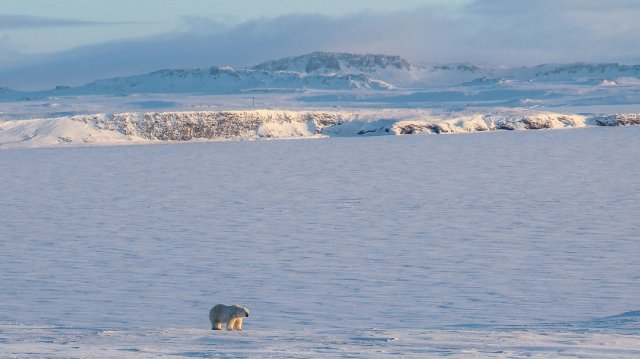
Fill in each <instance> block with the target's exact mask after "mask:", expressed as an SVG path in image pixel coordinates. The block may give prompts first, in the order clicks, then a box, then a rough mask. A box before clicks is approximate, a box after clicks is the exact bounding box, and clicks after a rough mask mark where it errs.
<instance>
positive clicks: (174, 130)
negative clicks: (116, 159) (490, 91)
mask: <svg viewBox="0 0 640 359" xmlns="http://www.w3.org/2000/svg"><path fill="white" fill-rule="evenodd" d="M633 125H640V115H637V114H629V115H610V116H583V115H573V114H561V113H551V112H541V111H526V110H508V109H503V110H499V111H493V112H487V113H472V112H462V113H454V114H449V115H448V116H445V115H442V114H435V113H429V112H425V111H418V112H416V111H410V110H396V111H393V110H388V111H373V110H362V111H267V110H257V111H204V112H147V113H141V112H135V113H130V112H127V113H118V114H112V115H106V114H96V115H77V116H65V117H59V118H43V119H33V120H14V121H0V148H10V147H48V146H57V145H65V144H80V145H113V144H123V143H139V142H148V141H190V140H252V139H265V138H314V137H359V136H384V135H409V134H453V133H470V132H484V131H497V130H541V129H561V128H580V127H586V126H633Z"/></svg>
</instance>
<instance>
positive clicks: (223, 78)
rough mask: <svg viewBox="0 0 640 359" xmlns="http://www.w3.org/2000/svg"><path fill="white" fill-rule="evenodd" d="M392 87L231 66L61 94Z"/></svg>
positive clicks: (363, 79)
mask: <svg viewBox="0 0 640 359" xmlns="http://www.w3.org/2000/svg"><path fill="white" fill-rule="evenodd" d="M392 87H393V86H392V85H390V84H388V83H385V82H383V81H380V80H377V79H374V78H372V77H370V76H368V75H365V74H347V75H335V74H331V75H320V74H304V73H297V72H270V71H260V70H253V69H235V68H232V67H211V68H209V69H186V70H161V71H156V72H153V73H149V74H145V75H136V76H127V77H117V78H112V79H105V80H98V81H95V82H92V83H89V84H87V85H85V86H82V87H80V88H73V89H66V90H63V91H62V93H64V92H70V93H89V94H109V93H114V94H128V93H210V94H227V93H238V92H251V91H276V92H282V91H285V92H286V91H295V90H305V89H322V90H360V89H367V90H388V89H391V88H392Z"/></svg>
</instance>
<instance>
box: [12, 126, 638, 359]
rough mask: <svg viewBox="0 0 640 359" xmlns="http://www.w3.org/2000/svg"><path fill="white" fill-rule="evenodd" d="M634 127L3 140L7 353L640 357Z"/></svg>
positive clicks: (28, 355) (27, 355)
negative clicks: (142, 142)
mask: <svg viewBox="0 0 640 359" xmlns="http://www.w3.org/2000/svg"><path fill="white" fill-rule="evenodd" d="M639 136H640V127H628V128H619V127H595V128H585V129H582V130H575V131H509V132H507V131H495V132H489V133H484V134H469V135H464V134H463V135H456V136H429V137H425V136H401V137H398V136H382V137H367V138H321V139H318V140H314V141H242V142H207V143H197V144H194V143H187V144H183V145H175V146H121V147H82V148H77V147H73V148H39V149H30V150H24V149H12V148H9V149H4V150H2V151H1V152H0V168H2V169H3V170H2V171H0V182H1V183H2V184H3V189H2V190H1V191H0V219H1V222H0V223H1V227H2V230H1V231H0V236H2V240H1V241H0V287H1V288H2V290H0V303H2V306H0V353H2V356H3V357H18V358H31V357H46V358H70V357H71V358H75V357H82V358H85V357H94V358H109V357H113V358H127V357H130V358H149V357H152V358H153V357H283V358H284V357H288V358H290V357H318V358H320V357H367V358H372V357H373V358H375V357H392V356H399V355H404V356H407V357H416V358H418V357H419V358H424V357H442V356H447V357H454V358H469V357H471V358H474V357H478V358H485V357H496V358H513V357H541V358H542V357H588V358H592V357H610V358H637V357H639V356H640V312H638V310H640V307H639V305H640V304H639V303H638V298H640V286H638V285H637V284H638V282H639V281H640V277H639V275H638V273H640V264H639V263H640V262H639V261H638V260H637V257H638V253H640V242H639V241H638V238H640V230H639V228H640V227H638V226H637V218H638V215H639V214H640V191H639V190H638V186H637V185H636V183H637V179H638V178H639V177H640V163H639V162H638V156H635V155H634V154H637V153H639V152H640V141H638V138H640V137H639ZM216 303H238V304H241V305H244V306H247V307H248V308H250V309H251V311H252V312H251V314H252V315H251V317H250V318H248V319H247V320H246V321H245V325H244V329H245V330H244V331H242V332H212V331H210V330H208V328H209V323H208V318H207V313H208V310H209V308H210V307H211V306H212V305H214V304H216Z"/></svg>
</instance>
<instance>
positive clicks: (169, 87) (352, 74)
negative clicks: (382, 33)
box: [0, 52, 640, 99]
mask: <svg viewBox="0 0 640 359" xmlns="http://www.w3.org/2000/svg"><path fill="white" fill-rule="evenodd" d="M638 78H640V65H635V66H628V65H620V64H616V63H605V64H588V63H576V64H560V65H557V64H546V65H540V66H535V67H516V68H505V67H496V66H477V65H469V64H446V65H425V64H415V63H410V62H409V61H407V60H405V59H403V58H401V57H399V56H390V55H380V54H366V55H359V54H349V53H330V52H314V53H311V54H307V55H303V56H296V57H287V58H283V59H279V60H273V61H267V62H264V63H261V64H259V65H256V66H253V67H249V68H233V67H228V66H225V67H219V66H214V67H211V68H208V69H167V70H160V71H156V72H152V73H148V74H143V75H134V76H125V77H115V78H109V79H101V80H97V81H94V82H91V83H88V84H86V85H83V86H79V87H66V86H58V87H57V88H55V89H52V90H48V91H37V92H17V91H12V90H10V89H6V88H2V87H0V98H3V99H20V98H37V97H47V96H65V95H69V96H70V95H74V96H75V95H104V94H110V95H127V94H133V93H202V94H233V93H245V92H249V93H250V92H299V91H306V90H333V91H390V90H394V89H424V88H430V87H438V86H460V85H462V86H487V85H490V86H500V85H503V84H509V83H513V82H559V83H579V84H589V83H593V84H601V83H607V84H610V85H616V84H619V83H624V82H625V81H628V80H629V79H631V80H632V81H636V79H638ZM0 85H1V84H0Z"/></svg>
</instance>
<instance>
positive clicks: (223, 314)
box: [209, 304, 249, 330]
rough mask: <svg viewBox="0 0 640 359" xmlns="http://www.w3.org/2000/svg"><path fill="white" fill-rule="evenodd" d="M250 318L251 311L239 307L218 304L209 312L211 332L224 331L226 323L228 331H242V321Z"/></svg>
mask: <svg viewBox="0 0 640 359" xmlns="http://www.w3.org/2000/svg"><path fill="white" fill-rule="evenodd" d="M248 316H249V309H247V308H245V307H241V306H239V305H235V304H234V305H226V304H216V305H215V306H214V307H213V308H211V310H210V311H209V321H210V322H211V330H222V323H226V325H227V330H233V329H234V328H235V329H237V330H242V320H243V319H244V318H246V317H248Z"/></svg>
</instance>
